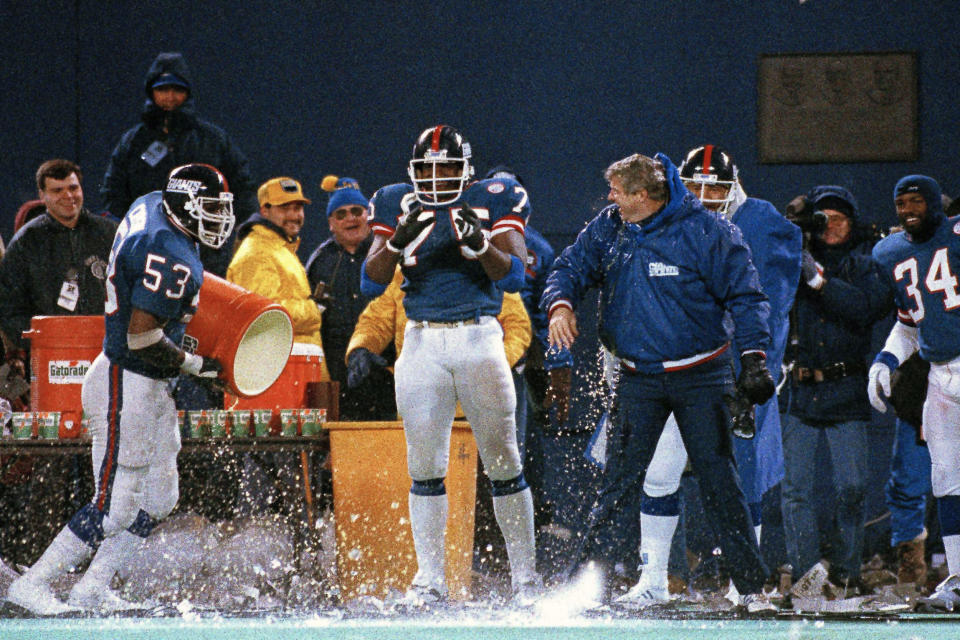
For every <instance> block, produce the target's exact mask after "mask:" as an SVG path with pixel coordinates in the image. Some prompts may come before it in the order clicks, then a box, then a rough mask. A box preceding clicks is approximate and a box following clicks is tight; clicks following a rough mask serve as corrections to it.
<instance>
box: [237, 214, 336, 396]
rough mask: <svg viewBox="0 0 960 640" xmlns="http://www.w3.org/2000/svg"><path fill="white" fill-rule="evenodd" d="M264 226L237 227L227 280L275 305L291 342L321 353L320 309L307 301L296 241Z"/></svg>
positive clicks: (255, 223)
mask: <svg viewBox="0 0 960 640" xmlns="http://www.w3.org/2000/svg"><path fill="white" fill-rule="evenodd" d="M258 218H259V220H258ZM261 220H262V222H261ZM266 222H267V221H266V220H265V219H263V218H260V217H259V215H257V216H254V217H253V218H251V220H250V221H248V222H247V223H245V224H244V225H243V227H248V229H249V230H247V229H244V228H243V227H241V229H240V234H241V236H240V237H242V241H241V242H240V244H239V246H238V247H237V250H236V252H235V253H234V254H233V259H232V260H231V261H230V266H229V267H227V280H229V281H230V282H233V283H234V284H238V285H240V286H241V287H243V288H244V289H247V290H249V291H252V292H254V293H258V294H260V295H261V296H263V297H265V298H269V299H271V300H273V301H275V302H279V303H280V304H281V305H282V306H283V308H284V309H286V310H287V313H289V314H290V319H291V320H292V321H293V341H294V342H300V343H308V344H315V345H317V346H318V347H320V348H321V349H322V348H323V343H322V341H321V339H320V321H321V315H320V309H319V308H318V307H317V303H316V302H314V301H313V300H312V299H311V298H310V283H309V282H307V272H306V270H305V269H304V267H303V264H301V263H300V258H298V257H297V247H299V246H300V240H299V238H298V239H297V240H294V241H292V242H291V241H288V240H287V239H286V238H285V237H284V236H283V235H282V233H281V232H278V231H275V230H274V229H272V228H271V227H269V226H267V224H264V223H266ZM244 232H246V235H243V233H244ZM322 367H323V373H322V376H323V380H329V379H330V373H329V371H328V370H327V363H326V361H325V360H324V361H323V362H322Z"/></svg>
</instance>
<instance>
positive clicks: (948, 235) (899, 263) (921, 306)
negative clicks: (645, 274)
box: [867, 175, 960, 610]
mask: <svg viewBox="0 0 960 640" xmlns="http://www.w3.org/2000/svg"><path fill="white" fill-rule="evenodd" d="M893 202H894V205H895V206H896V209H897V218H898V219H899V220H900V224H901V225H902V226H903V231H900V232H898V233H894V234H892V235H890V236H888V237H886V238H884V239H883V240H881V241H880V242H879V243H878V244H877V246H875V247H874V248H873V259H874V260H875V261H876V262H877V264H878V265H879V270H880V275H881V277H882V278H884V279H885V280H886V282H887V283H888V284H889V285H891V286H892V287H893V290H894V299H895V301H896V305H897V323H896V324H895V325H894V326H893V329H891V330H890V335H889V336H888V337H887V341H886V343H885V344H884V346H883V351H881V352H880V353H879V354H878V355H877V357H876V359H875V360H874V362H873V366H871V367H870V381H869V383H868V386H867V392H868V393H869V395H870V402H871V404H873V406H874V407H875V408H876V409H877V410H879V411H886V405H884V402H883V396H889V395H890V375H891V373H892V372H893V371H894V370H895V369H896V368H897V367H898V366H899V365H900V363H902V362H905V361H906V360H907V358H909V357H910V356H911V355H912V354H913V353H914V352H916V351H918V350H919V352H920V356H921V357H922V358H923V359H924V360H927V361H928V362H930V373H929V374H928V377H927V381H928V385H927V399H926V401H925V402H924V404H923V437H924V439H925V440H926V442H927V448H928V449H929V451H930V462H931V478H930V479H931V484H932V486H933V495H934V496H935V497H936V498H937V507H938V512H939V515H940V532H941V535H942V536H943V547H944V551H945V552H946V556H947V569H948V571H949V572H950V576H949V577H948V578H947V579H946V580H945V581H944V582H942V583H941V584H940V585H939V586H938V587H937V589H936V591H935V592H934V593H933V594H932V595H931V597H930V599H929V600H930V602H931V604H933V605H934V606H939V605H942V608H946V609H947V610H952V609H953V608H955V607H956V606H957V605H960V428H958V425H960V377H958V376H957V373H958V372H960V285H958V279H957V274H960V218H947V217H946V215H945V214H944V212H943V205H942V202H941V192H940V185H939V184H937V182H936V181H935V180H933V179H932V178H929V177H927V176H921V175H910V176H905V177H903V178H901V179H900V180H899V181H898V182H897V185H896V187H894V190H893Z"/></svg>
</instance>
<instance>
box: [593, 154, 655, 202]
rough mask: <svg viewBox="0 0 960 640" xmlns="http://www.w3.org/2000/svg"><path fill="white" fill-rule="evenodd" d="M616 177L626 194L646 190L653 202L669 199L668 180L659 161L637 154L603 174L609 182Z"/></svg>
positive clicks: (611, 166) (618, 161) (624, 159)
mask: <svg viewBox="0 0 960 640" xmlns="http://www.w3.org/2000/svg"><path fill="white" fill-rule="evenodd" d="M614 176H616V177H618V178H620V182H621V184H622V185H623V190H624V191H625V192H626V193H637V192H638V191H641V190H643V189H646V190H647V195H648V196H650V198H651V199H652V200H666V199H667V178H666V174H665V173H664V170H663V164H662V163H661V162H660V161H658V160H654V159H653V158H648V157H647V156H644V155H640V154H639V153H635V154H633V155H632V156H627V157H626V158H623V159H622V160H617V161H616V162H614V163H613V164H611V165H610V166H609V167H607V170H606V171H604V172H603V177H604V178H606V179H607V182H610V179H611V178H613V177H614Z"/></svg>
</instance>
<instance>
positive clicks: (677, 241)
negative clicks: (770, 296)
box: [540, 153, 770, 373]
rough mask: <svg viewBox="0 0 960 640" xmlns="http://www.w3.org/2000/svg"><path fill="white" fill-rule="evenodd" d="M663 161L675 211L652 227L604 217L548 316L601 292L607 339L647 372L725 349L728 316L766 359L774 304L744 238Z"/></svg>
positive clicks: (552, 287) (740, 342) (560, 263)
mask: <svg viewBox="0 0 960 640" xmlns="http://www.w3.org/2000/svg"><path fill="white" fill-rule="evenodd" d="M656 159H657V160H659V161H660V162H662V163H663V166H664V170H665V172H666V177H667V185H668V191H669V201H668V202H667V204H666V206H665V207H664V208H663V209H662V210H661V211H660V212H659V213H657V214H656V215H655V216H653V217H652V218H648V219H647V220H645V221H644V224H633V223H625V222H623V221H622V219H621V218H620V209H619V207H618V206H617V205H611V206H609V207H607V208H605V209H604V210H603V211H601V212H600V214H599V215H597V217H596V218H594V219H593V220H591V221H590V222H589V223H588V224H587V226H586V227H585V228H584V229H583V231H581V232H580V234H579V235H578V236H577V240H576V241H575V242H574V244H573V245H571V246H569V247H567V248H566V249H564V251H563V252H562V253H561V255H560V257H559V258H557V260H556V262H554V267H553V272H552V273H551V274H550V276H549V277H548V279H547V287H546V290H545V291H544V294H543V297H542V299H541V302H540V307H541V309H543V310H544V311H545V312H547V313H548V314H549V312H550V310H551V309H552V308H553V307H554V306H555V305H558V304H569V305H570V306H571V307H573V308H574V309H576V308H577V304H578V303H579V301H580V300H581V299H582V297H583V294H584V292H585V291H586V290H587V289H588V288H589V287H592V286H598V287H600V300H599V305H600V309H599V335H600V340H601V342H602V343H603V345H604V346H605V347H606V348H607V349H609V350H610V351H612V352H613V353H614V354H615V355H616V356H618V357H620V358H626V359H628V360H630V361H632V363H633V365H634V367H635V368H636V370H637V371H640V372H642V373H658V372H662V371H664V366H663V362H664V361H677V360H683V359H685V358H689V357H691V356H694V355H696V354H699V353H704V352H708V351H711V350H714V349H717V348H719V347H721V346H722V345H724V344H725V343H726V342H727V341H728V337H727V333H726V329H725V328H724V324H723V318H724V314H725V313H727V312H729V313H730V315H731V316H732V318H733V321H734V327H735V328H734V343H735V344H734V346H735V348H736V349H737V350H738V351H741V352H742V351H745V350H748V349H759V350H762V351H766V349H767V348H768V347H769V346H770V331H769V328H768V325H767V318H768V316H769V313H770V305H769V303H768V302H767V296H766V295H765V294H764V293H763V292H762V290H761V288H760V280H759V278H758V276H757V271H756V269H755V268H754V266H753V263H752V262H751V260H750V249H749V248H748V247H747V245H746V243H745V242H744V240H743V237H742V235H741V233H740V230H739V229H737V227H736V226H735V225H733V224H732V223H730V222H728V221H727V220H724V219H723V218H722V217H721V216H718V215H716V214H714V213H713V212H710V211H707V210H706V209H705V208H704V207H703V205H702V204H700V201H699V200H697V199H696V197H694V196H693V195H692V194H690V193H689V192H688V191H687V189H686V187H684V185H683V183H682V182H681V180H680V176H679V175H678V173H677V169H676V167H674V165H673V163H672V162H671V161H670V159H669V158H667V157H666V156H665V155H663V154H659V153H658V154H657V155H656Z"/></svg>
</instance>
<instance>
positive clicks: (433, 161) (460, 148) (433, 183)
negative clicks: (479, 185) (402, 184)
mask: <svg viewBox="0 0 960 640" xmlns="http://www.w3.org/2000/svg"><path fill="white" fill-rule="evenodd" d="M470 155H471V153H470V143H469V142H467V141H465V140H464V139H463V137H462V136H461V135H460V134H459V133H458V132H457V130H456V129H454V128H453V127H448V126H446V125H440V126H437V127H430V128H429V129H426V130H425V131H424V132H423V133H421V134H420V137H419V138H417V142H416V143H415V144H414V145H413V158H412V159H411V160H410V165H409V167H408V169H407V173H408V174H409V176H410V181H411V182H412V183H413V190H414V193H415V194H416V196H417V200H419V201H420V202H421V203H422V204H425V205H430V206H444V205H448V204H452V203H454V202H456V201H457V200H458V199H459V198H460V194H462V193H463V190H464V189H465V188H466V186H467V184H468V183H469V182H470V180H471V178H472V177H473V166H472V165H471V164H470Z"/></svg>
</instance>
